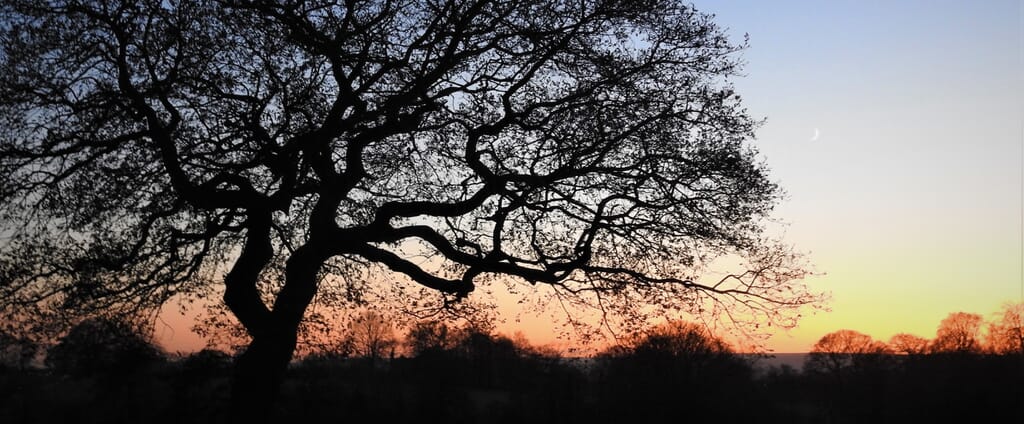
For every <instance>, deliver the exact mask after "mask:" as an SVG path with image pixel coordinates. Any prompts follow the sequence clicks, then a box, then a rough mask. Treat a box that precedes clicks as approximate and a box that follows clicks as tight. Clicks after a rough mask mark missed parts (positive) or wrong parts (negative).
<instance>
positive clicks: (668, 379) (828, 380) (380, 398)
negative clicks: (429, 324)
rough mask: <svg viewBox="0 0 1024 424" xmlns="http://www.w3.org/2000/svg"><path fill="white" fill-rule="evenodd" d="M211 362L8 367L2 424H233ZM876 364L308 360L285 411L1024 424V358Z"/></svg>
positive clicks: (475, 419) (402, 416) (285, 396)
mask: <svg viewBox="0 0 1024 424" xmlns="http://www.w3.org/2000/svg"><path fill="white" fill-rule="evenodd" d="M207 356H208V357H200V356H199V355H196V356H193V357H190V358H186V359H184V360H180V361H161V362H154V363H148V364H144V366H140V367H136V369H132V370H123V372H122V371H116V370H115V371H111V370H107V371H104V372H102V373H93V374H91V375H88V374H77V375H76V374H73V373H72V374H69V373H58V372H54V371H46V370H33V369H29V370H16V369H10V368H8V369H4V370H2V371H0V422H3V423H61V422H77V423H142V422H148V423H185V422H188V423H203V422H222V421H224V418H225V417H224V411H225V406H226V402H227V397H228V393H229V380H230V363H229V359H228V358H226V357H222V356H217V355H207ZM870 359H871V360H863V361H856V362H857V363H855V364H849V366H847V367H845V368H840V369H837V370H836V371H835V372H834V373H824V372H801V371H799V370H798V369H796V368H793V367H791V366H788V365H785V364H781V365H773V364H772V361H765V362H761V363H760V364H759V365H756V366H754V365H751V364H750V363H749V358H748V357H743V356H740V355H703V356H694V357H685V358H679V357H675V358H665V357H629V358H614V359H608V358H605V359H598V360H591V361H585V362H583V361H566V360H560V359H557V358H544V357H528V356H515V355H506V356H502V355H499V354H496V353H495V352H491V353H489V354H486V355H479V356H477V357H465V356H457V355H443V354H439V355H436V356H427V357H419V358H412V359H401V358H400V359H394V360H390V361H388V360H377V361H370V360H365V359H327V358H319V359H307V360H305V361H302V362H299V363H296V364H295V365H294V366H293V367H292V369H291V373H290V377H289V379H288V381H287V382H286V383H285V386H284V389H283V393H282V398H281V401H280V402H279V405H278V410H277V411H278V414H279V417H280V418H282V419H284V420H286V421H288V422H303V421H306V422H310V421H318V422H365V421H368V420H370V421H372V422H375V423H399V422H410V421H413V420H417V421H422V420H425V419H426V420H427V422H444V423H524V422H530V423H577V422H578V423H584V422H585V423H604V422H607V423H618V422H641V423H643V422H649V423H654V422H658V423H660V422H716V423H728V422H785V423H822V422H831V423H860V422H872V423H876V422H883V423H884V422H893V423H896V422H899V423H907V422H1024V367H1022V365H1024V358H1021V357H1017V356H991V355H920V356H913V357H911V356H891V355H883V356H876V357H873V358H870ZM775 362H776V363H777V362H778V360H776V361H775ZM583 365H586V366H583Z"/></svg>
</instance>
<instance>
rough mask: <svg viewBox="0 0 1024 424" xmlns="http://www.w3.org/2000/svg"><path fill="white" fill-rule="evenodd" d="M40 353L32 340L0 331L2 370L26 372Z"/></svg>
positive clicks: (0, 366)
mask: <svg viewBox="0 0 1024 424" xmlns="http://www.w3.org/2000/svg"><path fill="white" fill-rule="evenodd" d="M38 351H39V346H37V345H36V344H35V343H34V342H33V341H32V340H30V339H28V338H26V337H21V336H18V335H14V334H10V333H7V332H6V331H3V330H0V370H4V369H6V368H13V369H17V370H24V369H26V368H28V367H29V366H30V365H31V364H32V360H33V359H35V357H36V354H37V353H38Z"/></svg>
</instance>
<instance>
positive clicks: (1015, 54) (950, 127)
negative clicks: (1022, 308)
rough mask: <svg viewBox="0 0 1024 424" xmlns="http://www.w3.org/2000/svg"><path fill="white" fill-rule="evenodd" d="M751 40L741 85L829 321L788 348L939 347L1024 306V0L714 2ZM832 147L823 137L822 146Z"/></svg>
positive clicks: (788, 336) (781, 342)
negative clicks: (952, 326) (900, 338)
mask: <svg viewBox="0 0 1024 424" xmlns="http://www.w3.org/2000/svg"><path fill="white" fill-rule="evenodd" d="M697 7H698V8H699V9H702V10H704V11H706V12H710V13H714V14H716V19H715V21H716V22H718V23H719V24H720V25H722V26H723V27H726V28H729V33H730V34H732V35H733V36H734V37H736V38H737V39H739V37H742V35H743V33H747V34H749V36H750V48H749V49H748V50H746V51H745V52H744V54H743V57H744V59H745V61H746V62H747V65H746V67H745V68H744V74H745V76H744V77H742V78H739V79H737V80H736V81H735V85H736V88H737V92H738V93H740V94H741V95H742V96H743V98H744V102H745V104H746V106H747V107H748V109H749V111H750V112H751V114H753V115H754V116H758V117H762V118H764V119H766V121H765V124H764V125H763V127H761V128H760V130H759V131H758V139H757V142H756V145H757V146H758V148H759V149H760V151H761V153H762V154H763V156H764V158H765V160H766V162H767V164H768V166H769V168H771V169H772V175H773V177H774V178H775V179H776V181H778V182H779V184H780V185H781V186H782V187H783V188H784V189H785V190H786V192H787V193H788V198H787V199H786V200H785V201H783V202H782V203H781V204H780V205H779V207H778V208H777V209H776V212H775V217H777V218H779V219H781V220H783V221H785V222H787V223H788V225H787V227H786V230H785V235H786V239H787V240H788V241H789V242H791V243H793V244H794V245H795V246H796V247H797V248H798V249H799V250H802V251H804V252H807V254H808V258H809V259H810V261H811V262H812V263H813V265H814V267H815V269H816V270H817V271H818V272H820V273H822V274H823V275H820V276H817V277H814V278H812V279H810V280H809V282H810V284H811V285H812V287H814V288H817V289H819V290H823V291H826V292H828V293H830V294H831V297H832V301H831V302H830V303H829V307H830V309H831V311H830V312H819V313H818V314H816V315H813V316H810V317H807V318H805V319H804V320H803V321H802V322H801V324H800V325H799V327H798V328H796V329H795V330H793V331H790V332H789V333H784V334H778V335H775V336H773V338H772V339H771V340H770V341H769V343H768V345H769V347H770V348H772V349H773V350H775V351H777V352H800V351H807V350H809V349H810V348H811V346H812V345H813V343H814V342H815V341H817V339H818V338H820V337H821V336H822V335H824V334H826V333H828V332H831V331H834V330H838V329H844V328H845V329H853V330H857V331H860V332H863V333H866V334H869V335H871V336H873V337H874V338H876V339H878V340H882V341H886V340H888V339H889V337H891V336H892V335H893V334H896V333H899V332H908V333H912V334H917V335H919V336H923V337H928V338H930V337H933V336H934V335H935V330H936V328H937V327H938V325H939V322H940V321H941V320H942V318H944V317H945V316H946V315H947V314H949V313H951V312H956V311H965V312H974V313H980V314H983V315H985V316H986V317H989V316H990V315H991V314H992V313H994V312H995V311H996V310H997V309H998V308H999V306H1000V305H1001V304H1002V303H1003V302H1006V301H1024V278H1022V263H1021V258H1022V250H1021V249H1022V232H1021V223H1022V216H1024V215H1022V206H1021V205H1022V203H1021V199H1022V193H1024V189H1022V181H1024V176H1022V175H1024V174H1022V169H1024V152H1022V145H1024V100H1022V99H1024V59H1022V57H1024V47H1022V44H1024V41H1022V40H1024V30H1022V22H1024V2H1021V1H985V2H953V1H896V2H883V1H834V2H820V3H819V2H794V1H790V2H783V3H782V4H772V5H771V6H770V7H769V6H768V5H766V4H764V3H763V2H755V1H729V2H703V3H698V4H697ZM816 135H817V136H816Z"/></svg>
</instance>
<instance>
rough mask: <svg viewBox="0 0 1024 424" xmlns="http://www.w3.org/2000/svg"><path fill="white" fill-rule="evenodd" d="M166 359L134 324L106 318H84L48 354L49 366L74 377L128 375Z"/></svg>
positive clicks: (47, 363) (47, 361)
mask: <svg viewBox="0 0 1024 424" xmlns="http://www.w3.org/2000/svg"><path fill="white" fill-rule="evenodd" d="M163 359H164V354H163V352H161V351H160V349H159V348H158V347H157V346H156V345H154V344H153V342H152V341H151V339H150V337H149V336H148V335H146V333H144V332H143V331H142V330H140V329H139V328H138V327H137V325H134V324H133V323H130V322H127V321H124V320H120V319H112V318H107V317H96V318H90V319H87V320H84V321H82V322H80V323H78V324H77V325H75V326H74V327H72V328H71V331H69V332H68V333H67V334H66V335H65V336H64V337H62V338H61V340H60V342H59V343H58V344H57V345H56V346H54V347H52V348H50V350H49V351H47V353H46V365H47V366H48V367H49V368H50V369H52V370H54V371H56V372H58V373H62V374H68V375H73V376H94V375H102V376H110V375H125V374H130V373H132V372H135V371H139V370H142V369H144V368H145V367H147V366H150V365H153V364H155V363H158V362H160V361H161V360H163Z"/></svg>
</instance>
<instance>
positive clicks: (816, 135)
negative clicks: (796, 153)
mask: <svg viewBox="0 0 1024 424" xmlns="http://www.w3.org/2000/svg"><path fill="white" fill-rule="evenodd" d="M819 135H821V132H820V131H818V129H817V128H815V129H814V137H811V141H818V136H819Z"/></svg>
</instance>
